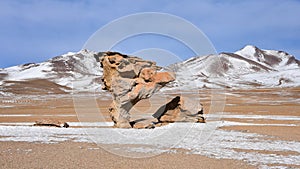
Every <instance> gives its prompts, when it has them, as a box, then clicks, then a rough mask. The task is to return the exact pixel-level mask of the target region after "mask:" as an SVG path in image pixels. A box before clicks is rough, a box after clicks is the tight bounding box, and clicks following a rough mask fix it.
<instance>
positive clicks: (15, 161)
mask: <svg viewBox="0 0 300 169" xmlns="http://www.w3.org/2000/svg"><path fill="white" fill-rule="evenodd" d="M212 93H219V95H220V96H221V97H219V98H221V99H222V98H223V96H225V95H226V98H225V97H224V99H225V102H224V103H225V107H224V112H230V113H231V114H241V115H286V116H300V103H299V98H300V88H278V89H257V90H220V91H217V92H216V91H211V90H203V91H200V92H199V93H198V92H195V93H190V94H186V96H188V97H191V98H195V97H200V100H201V102H202V103H203V105H204V112H205V113H207V112H209V111H210V110H211V109H212V108H213V106H211V103H212V102H211V98H213V97H212ZM226 93H228V94H226ZM171 95H172V94H171ZM171 95H168V97H169V98H171ZM87 97H90V96H87ZM34 98H35V96H28V97H27V96H26V97H23V98H21V99H20V98H19V99H16V98H4V97H3V98H0V104H1V105H2V106H6V107H0V115H1V114H2V115H4V114H10V115H11V114H31V115H33V116H28V117H27V116H26V117H21V116H14V117H11V116H9V117H4V116H1V117H0V122H34V121H36V120H39V119H45V118H48V119H54V120H61V121H67V122H76V121H78V117H77V114H76V111H75V109H74V104H73V98H72V96H70V95H60V97H56V95H53V96H48V97H45V98H42V99H34ZM157 98H158V99H161V98H162V97H161V98H160V96H158V97H157ZM296 99H298V102H297V101H296V102H295V100H296ZM84 100H85V99H84V97H83V99H82V102H80V103H81V104H82V105H81V106H82V107H85V106H86V105H89V104H90V103H89V101H86V102H87V103H85V102H84ZM95 100H96V101H97V107H98V108H99V110H101V113H102V114H103V116H104V117H105V120H107V121H110V119H109V115H108V111H107V109H108V106H109V104H110V102H111V100H103V99H102V98H101V97H97V98H95ZM162 102H163V99H162ZM149 105H150V103H149V102H147V101H143V102H141V103H139V105H138V108H137V109H136V110H135V111H133V116H140V115H141V112H143V111H146V110H148V109H149ZM152 106H154V107H155V106H158V105H152ZM85 108H86V111H88V110H89V109H88V107H85ZM62 114H63V115H68V116H58V115H62ZM95 117H96V119H97V114H96V115H95ZM95 117H93V120H95ZM87 120H89V119H87ZM222 120H229V121H236V122H250V123H264V124H298V126H294V127H287V126H282V127H281V126H230V127H223V128H222V129H224V130H238V131H243V132H254V133H259V134H264V135H269V136H273V137H274V139H280V140H293V141H300V133H299V131H300V130H299V129H300V128H299V121H277V120H255V119H250V120H249V119H234V118H231V119H222ZM95 147H98V146H97V145H95V144H88V143H73V142H63V143H59V144H39V143H25V142H1V143H0V168H254V166H251V165H249V164H246V163H244V162H242V161H237V160H224V159H214V158H208V157H204V156H200V155H188V154H184V153H176V154H172V153H171V154H166V153H165V154H161V155H159V156H155V157H151V158H147V159H132V158H125V157H121V156H116V155H113V154H111V153H108V152H106V151H104V150H102V149H101V148H100V149H92V150H91V149H89V148H95ZM271 153H273V152H271ZM290 153H295V152H290ZM294 167H299V166H294Z"/></svg>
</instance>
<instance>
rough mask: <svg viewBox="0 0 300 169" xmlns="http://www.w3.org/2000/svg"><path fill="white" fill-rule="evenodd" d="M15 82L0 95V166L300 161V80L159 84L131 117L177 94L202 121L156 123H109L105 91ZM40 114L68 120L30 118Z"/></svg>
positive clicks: (277, 164) (298, 164) (281, 164)
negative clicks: (58, 124)
mask: <svg viewBox="0 0 300 169" xmlns="http://www.w3.org/2000/svg"><path fill="white" fill-rule="evenodd" d="M48 87H49V86H48ZM18 89H19V90H21V91H20V92H19V93H16V94H14V95H12V96H3V97H1V98H0V168H300V88H299V87H294V88H258V89H200V90H199V91H175V92H174V91H169V92H168V91H163V92H158V93H157V94H155V95H154V96H153V97H152V98H151V99H150V100H149V99H148V100H142V101H141V102H140V103H138V104H137V105H136V107H135V108H134V109H133V110H132V111H131V116H132V117H131V118H132V119H133V120H135V119H139V118H143V117H145V116H151V113H153V110H156V109H157V108H159V106H160V105H161V104H162V103H163V102H165V101H166V100H169V99H171V98H173V97H174V96H176V95H182V96H184V97H185V98H186V99H185V102H186V103H187V104H189V102H193V103H195V102H196V103H198V102H199V103H200V102H201V104H202V105H203V108H204V109H203V110H204V111H203V112H204V116H205V117H206V123H199V124H190V123H187V124H185V123H176V124H169V125H167V126H162V127H157V128H155V129H117V128H113V127H112V121H111V119H110V117H109V114H108V108H109V105H110V103H111V102H112V99H111V96H110V94H109V93H97V92H95V93H63V92H60V91H56V93H55V94H46V93H39V91H34V92H33V91H30V90H27V89H26V88H23V91H22V88H19V87H18ZM189 106H192V107H193V104H192V105H189ZM194 106H195V107H196V106H197V105H194ZM40 119H51V120H59V121H64V122H67V123H68V124H69V125H70V127H69V128H54V127H37V126H33V124H34V123H35V121H37V120H40ZM157 132H158V133H157ZM173 141H174V142H173Z"/></svg>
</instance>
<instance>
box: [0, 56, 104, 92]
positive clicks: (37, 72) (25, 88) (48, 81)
mask: <svg viewBox="0 0 300 169" xmlns="http://www.w3.org/2000/svg"><path fill="white" fill-rule="evenodd" d="M101 55H102V53H101V52H100V53H96V52H91V51H88V50H81V51H79V52H77V53H72V52H69V53H67V54H64V55H61V56H57V57H54V58H52V59H50V60H48V61H45V62H42V63H28V64H24V65H19V66H13V67H9V68H5V69H0V84H1V88H0V89H1V91H0V94H1V93H2V95H4V94H9V93H17V94H18V93H26V94H34V93H41V92H42V93H44V94H45V92H46V93H49V94H53V93H54V94H55V93H70V92H79V91H98V92H99V91H101V76H102V69H101V68H100V63H99V62H97V61H96V58H98V56H101ZM28 84H30V85H28ZM73 89H74V90H73Z"/></svg>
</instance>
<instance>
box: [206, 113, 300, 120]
mask: <svg viewBox="0 0 300 169" xmlns="http://www.w3.org/2000/svg"><path fill="white" fill-rule="evenodd" d="M206 117H207V118H216V117H217V118H232V119H254V120H255V119H256V120H257V119H260V120H261V119H264V120H293V121H300V116H283V115H282V116H281V115H234V114H206Z"/></svg>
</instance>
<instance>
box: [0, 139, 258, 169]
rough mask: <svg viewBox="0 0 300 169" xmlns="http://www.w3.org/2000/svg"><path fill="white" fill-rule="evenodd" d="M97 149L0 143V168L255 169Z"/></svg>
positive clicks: (177, 156) (91, 146)
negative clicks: (117, 153)
mask: <svg viewBox="0 0 300 169" xmlns="http://www.w3.org/2000/svg"><path fill="white" fill-rule="evenodd" d="M98 148H99V147H98V146H97V145H96V144H87V143H73V142H64V143H59V144H38V143H23V142H3V143H1V144H0V150H1V152H0V157H1V158H0V168H3V169H6V168H7V169H8V168H44V169H47V168H105V169H107V168H125V169H126V168H128V169H129V168H130V169H131V168H166V169H169V168H174V169H175V168H178V169H179V168H211V169H213V168H216V169H217V168H221V167H224V166H226V168H232V169H235V168H236V169H239V168H255V167H254V166H251V165H248V164H246V163H244V162H241V161H235V160H218V159H212V158H207V157H204V156H200V155H187V154H183V153H177V154H172V153H171V154H169V153H164V154H161V155H158V156H154V157H149V158H126V157H121V156H117V155H114V154H111V153H109V152H106V151H104V150H103V149H101V148H100V149H98Z"/></svg>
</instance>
